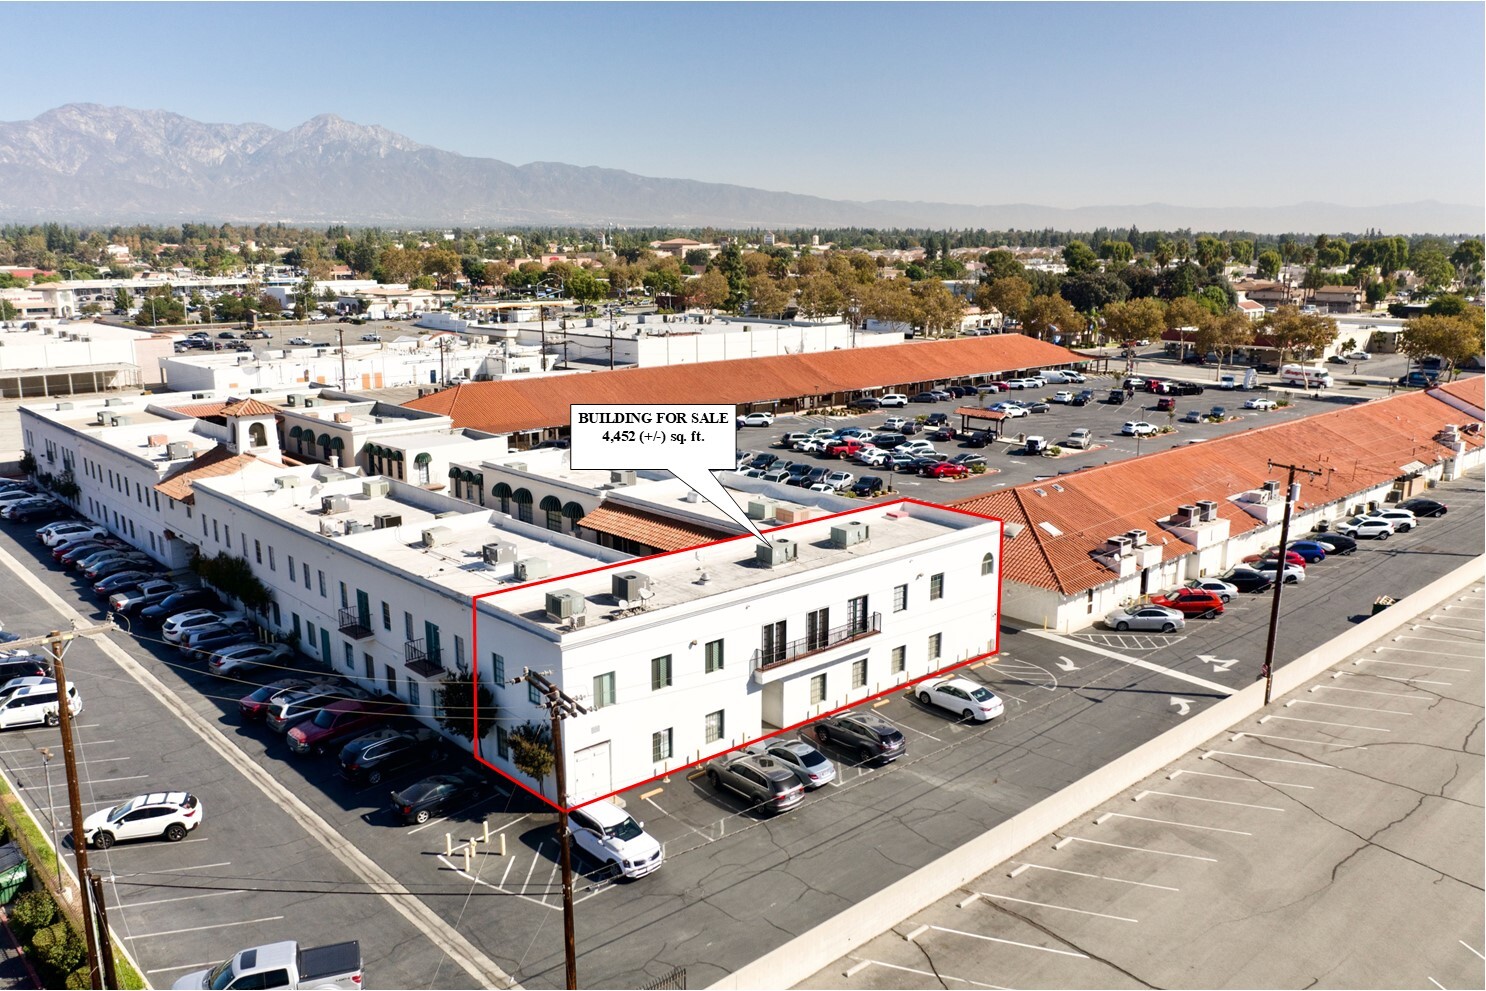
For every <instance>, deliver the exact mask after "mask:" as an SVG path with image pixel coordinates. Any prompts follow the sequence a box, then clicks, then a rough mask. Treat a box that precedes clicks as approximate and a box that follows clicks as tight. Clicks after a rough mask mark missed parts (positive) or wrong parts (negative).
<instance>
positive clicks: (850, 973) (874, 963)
mask: <svg viewBox="0 0 1486 991" xmlns="http://www.w3.org/2000/svg"><path fill="white" fill-rule="evenodd" d="M849 959H852V960H858V961H860V963H858V964H857V965H856V966H854V967H851V968H849V969H848V970H847V971H846V972H845V973H844V974H842V976H843V977H855V976H856V974H857V973H858V972H859V971H861V970H863V969H865V968H867V967H869V966H871V967H886V968H887V969H888V970H901V971H903V972H904V973H906V974H917V975H919V976H920V977H932V978H933V979H934V980H936V981H954V982H955V983H956V984H968V985H970V986H971V987H975V988H993V989H995V991H1009V989H1007V988H1005V987H1003V986H1002V985H1000V984H982V983H981V982H980V981H972V980H970V978H968V977H953V976H951V975H949V974H940V973H938V972H935V971H928V970H918V969H916V968H914V967H903V966H901V965H899V964H895V963H885V962H884V961H881V960H868V959H866V958H865V957H851V958H849Z"/></svg>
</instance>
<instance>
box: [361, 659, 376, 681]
mask: <svg viewBox="0 0 1486 991" xmlns="http://www.w3.org/2000/svg"><path fill="white" fill-rule="evenodd" d="M361 666H362V667H363V668H364V669H365V670H366V676H367V678H368V679H375V678H376V677H377V662H376V661H374V660H372V656H371V655H370V654H362V655H361Z"/></svg>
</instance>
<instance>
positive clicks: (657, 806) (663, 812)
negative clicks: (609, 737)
mask: <svg viewBox="0 0 1486 991" xmlns="http://www.w3.org/2000/svg"><path fill="white" fill-rule="evenodd" d="M830 784H833V785H834V784H837V782H836V780H835V779H834V778H833V779H831V781H830ZM644 801H646V802H649V803H650V804H651V805H653V806H655V811H657V812H659V813H660V814H661V815H663V816H665V817H666V819H667V820H669V821H674V822H679V823H681V825H683V826H685V827H686V828H687V829H689V830H691V831H692V832H693V833H696V834H697V835H698V836H700V837H701V838H702V839H704V840H706V841H707V842H708V843H711V842H712V837H711V836H710V835H709V834H707V833H704V832H702V831H701V830H700V829H698V828H697V827H695V826H693V825H692V824H691V823H689V822H687V821H686V820H684V819H680V818H677V817H676V816H673V815H671V814H670V813H669V812H667V811H666V810H665V809H663V808H661V807H660V803H659V802H657V801H656V800H655V799H653V798H646V799H645V800H644Z"/></svg>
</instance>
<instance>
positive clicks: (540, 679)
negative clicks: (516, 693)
mask: <svg viewBox="0 0 1486 991" xmlns="http://www.w3.org/2000/svg"><path fill="white" fill-rule="evenodd" d="M515 681H516V682H521V681H525V682H529V683H530V684H533V685H535V686H536V687H537V690H538V691H539V692H541V693H542V694H543V695H544V696H546V699H547V701H546V702H544V703H542V704H543V705H544V706H545V707H546V709H547V711H548V713H549V714H550V715H551V716H552V756H553V758H554V760H553V767H554V769H555V770H556V774H557V842H558V844H559V848H560V849H561V851H562V856H561V861H562V940H563V952H564V956H565V959H566V962H567V977H568V988H569V989H570V991H576V989H577V987H578V946H577V939H576V937H575V936H574V935H573V851H572V834H571V832H570V831H569V830H568V784H567V761H566V760H565V759H564V758H563V749H562V721H563V720H564V719H566V718H568V717H569V716H577V715H581V714H583V713H586V712H588V710H587V709H585V708H584V707H583V706H582V705H580V704H579V703H578V701H577V700H576V699H574V698H572V697H571V696H569V695H568V694H567V693H566V692H564V691H563V690H562V689H560V688H558V687H557V686H556V685H554V684H553V683H552V682H551V681H549V680H548V679H547V676H546V675H544V674H539V673H538V672H536V671H533V670H532V669H531V668H523V669H522V674H521V677H520V678H516V679H515Z"/></svg>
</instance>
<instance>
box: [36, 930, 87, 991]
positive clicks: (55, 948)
mask: <svg viewBox="0 0 1486 991" xmlns="http://www.w3.org/2000/svg"><path fill="white" fill-rule="evenodd" d="M31 950H32V951H33V952H34V953H35V957H36V962H37V963H39V964H41V965H42V967H43V968H44V969H45V970H47V971H50V972H51V973H50V976H49V977H48V978H47V983H48V984H49V985H50V986H52V987H56V986H57V985H58V984H61V983H62V982H63V981H65V980H66V979H67V978H66V975H68V974H70V973H72V972H73V971H74V970H76V969H77V965H78V964H80V963H82V961H83V958H84V957H85V956H87V955H88V946H87V944H86V943H84V942H83V938H82V937H81V936H79V935H78V934H77V933H75V932H73V931H72V928H71V927H70V926H69V925H67V923H65V922H55V923H53V924H51V925H49V926H47V927H46V928H45V929H40V930H38V931H37V932H36V934H35V935H34V936H32V937H31Z"/></svg>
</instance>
